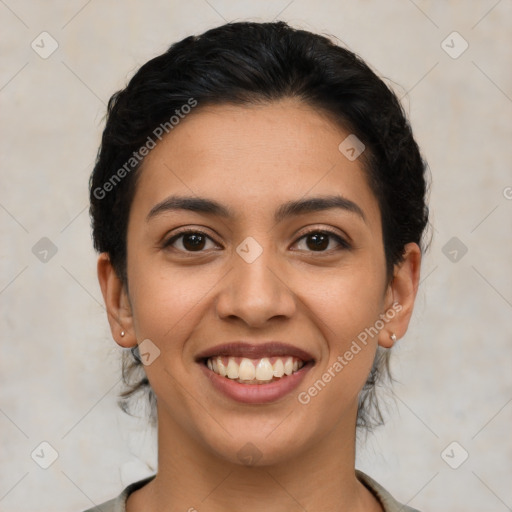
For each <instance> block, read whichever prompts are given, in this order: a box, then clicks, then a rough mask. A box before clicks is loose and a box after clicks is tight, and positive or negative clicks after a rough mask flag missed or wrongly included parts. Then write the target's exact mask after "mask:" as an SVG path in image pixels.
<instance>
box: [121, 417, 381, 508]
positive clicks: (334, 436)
mask: <svg viewBox="0 0 512 512" xmlns="http://www.w3.org/2000/svg"><path fill="white" fill-rule="evenodd" d="M347 423H349V424H347ZM158 438H159V439H158V473H157V475H156V477H155V478H154V479H153V480H152V481H151V482H150V483H149V484H147V485H146V486H144V487H143V488H142V489H140V490H139V491H136V492H135V493H133V494H132V495H131V496H130V498H129V499H128V502H127V509H126V510H127V512H137V511H139V510H145V511H146V510H147V511H152V510H159V511H162V512H167V511H171V510H187V511H189V510H190V511H191V512H192V511H194V510H202V509H207V510H208V511H209V512H221V511H222V512H235V511H239V510H244V511H246V512H259V511H261V510H271V511H272V512H289V511H291V510H293V511H295V510H297V511H301V512H303V511H304V510H308V512H319V511H323V512H325V511H337V512H340V511H349V510H350V511H359V510H361V511H362V510H365V511H381V510H382V509H381V507H380V506H379V505H378V503H377V500H376V499H375V498H374V497H373V496H372V494H371V493H370V492H369V491H368V489H366V487H365V486H364V485H363V484H361V482H359V480H357V478H356V475H355V469H354V466H355V421H350V422H343V421H340V422H339V423H338V424H337V425H336V426H335V427H334V428H333V429H332V430H331V432H329V433H328V435H327V436H325V437H324V438H323V439H321V440H320V441H319V442H317V443H316V444H314V445H312V446H309V447H308V448H307V449H305V450H303V451H301V452H300V453H298V454H296V455H294V456H293V457H291V458H288V459H286V460H282V461H280V462H279V463H276V464H273V465H266V466H257V465H254V466H244V465H241V464H236V463H232V462H230V461H227V460H225V459H222V458H220V457H219V456H218V454H216V453H212V452H211V451H209V450H208V448H207V447H206V446H204V445H202V444H201V443H200V442H198V440H197V439H194V438H193V437H191V436H190V435H189V433H188V432H186V431H185V430H184V429H182V428H180V427H179V426H178V425H176V423H175V422H173V421H172V419H171V418H170V417H169V416H168V415H166V414H165V413H163V414H162V411H159V421H158Z"/></svg>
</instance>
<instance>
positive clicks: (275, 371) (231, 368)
mask: <svg viewBox="0 0 512 512" xmlns="http://www.w3.org/2000/svg"><path fill="white" fill-rule="evenodd" d="M224 361H225V359H223V358H222V357H221V356H217V357H211V358H209V359H208V360H207V361H206V365H207V366H208V368H209V369H210V370H212V371H213V372H215V373H216V374H218V375H221V376H222V377H227V378H228V379H231V380H238V381H239V382H240V381H243V382H246V383H249V384H256V383H258V382H259V383H265V382H270V381H272V380H273V379H276V378H277V379H279V378H281V377H283V376H284V375H291V374H292V373H294V372H296V371H298V370H300V369H301V368H302V367H303V366H304V361H300V360H298V359H295V358H293V357H287V358H286V359H284V358H281V357H278V358H276V359H275V362H274V364H272V363H271V362H270V359H269V358H268V357H263V358H261V359H260V360H258V361H257V362H256V361H253V360H251V359H248V358H246V357H243V358H242V359H241V360H240V364H238V363H237V362H236V360H235V358H234V357H229V358H228V364H227V366H226V365H225V364H224Z"/></svg>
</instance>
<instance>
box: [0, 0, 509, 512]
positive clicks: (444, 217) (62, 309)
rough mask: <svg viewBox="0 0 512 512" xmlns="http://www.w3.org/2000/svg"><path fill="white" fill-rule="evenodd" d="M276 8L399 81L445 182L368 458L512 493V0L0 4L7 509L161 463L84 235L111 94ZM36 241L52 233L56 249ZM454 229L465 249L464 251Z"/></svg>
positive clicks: (95, 489)
mask: <svg viewBox="0 0 512 512" xmlns="http://www.w3.org/2000/svg"><path fill="white" fill-rule="evenodd" d="M276 17H277V18H279V19H283V20H286V21H288V22H289V23H291V24H292V25H294V26H296V27H302V28H306V29H310V30H312V31H315V32H322V33H327V34H332V35H335V36H337V37H338V38H339V39H340V40H341V41H342V42H343V43H344V44H346V45H347V46H348V47H349V48H350V49H352V50H354V51H356V52H357V53H359V54H360V55H361V56H362V57H363V58H364V59H365V60H367V62H368V63H369V64H370V65H371V66H373V67H374V69H375V70H377V72H378V73H379V74H380V75H381V76H383V77H385V79H386V80H387V81H388V83H390V84H397V85H395V86H394V87H396V90H397V92H398V94H399V96H400V97H403V102H404V105H405V107H406V109H407V111H408V112H409V114H410V117H411V120H412V124H413V128H414V130H415V133H416V136H417V139H418V141H419V144H420V146H421V149H422V151H423V153H424V155H425V156H426V157H427V159H428V162H429V164H430V169H431V173H432V178H433V186H432V191H431V210H432V223H433V228H434V229H433V235H434V238H433V243H432V247H431V250H430V252H429V253H428V255H427V256H426V258H425V260H424V266H423V277H422V279H423V281H422V285H421V291H420V294H419V298H418V303H417V309H416V311H415V315H414V319H413V322H412V325H411V327H410V329H409V332H408V334H407V336H406V337H405V338H404V339H402V340H400V342H399V344H398V346H397V347H396V348H395V349H394V351H395V356H394V369H395V375H396V377H397V379H398V380H399V382H397V383H396V384H395V386H394V391H395V397H396V398H395V401H394V402H393V401H392V400H391V399H390V400H389V403H390V409H389V418H388V421H387V424H386V426H385V427H382V428H381V429H380V430H378V431H377V432H376V433H375V434H374V435H373V436H370V437H369V438H368V440H367V441H366V443H365V444H364V445H363V443H361V445H362V446H360V447H359V451H358V461H357V466H358V467H359V468H360V469H362V470H364V471H366V472H368V473H369V474H370V475H372V476H373V477H374V478H375V479H377V480H378V481H379V482H380V483H381V484H383V485H384V486H385V487H386V488H388V489H389V490H390V492H392V494H394V495H395V497H396V498H397V499H399V500H400V501H403V502H406V503H408V504H409V505H411V506H414V507H416V508H418V509H420V510H422V511H429V510H432V511H434V510H435V511H436V512H441V511H462V510H464V511H465V512H471V511H475V512H476V511H482V510H485V511H486V512H489V511H497V512H501V511H505V510H510V507H512V486H511V485H510V482H511V481H512V438H511V435H510V432H511V428H510V427H511V420H512V372H511V363H512V344H511V341H512V340H511V338H512V336H511V334H512V325H511V321H510V318H511V312H512V271H511V268H512V265H511V263H512V244H511V234H512V232H511V224H512V222H511V219H512V199H511V198H512V188H511V187H512V172H511V162H512V149H511V147H512V144H511V142H512V127H511V122H510V120H511V116H512V66H511V63H512V62H511V61H512V59H511V56H512V1H511V0H501V1H496V0H485V1H478V2H477V1H462V0H461V1H437V2H434V1H426V0H425V1H422V0H416V1H415V2H413V1H412V0H411V1H409V0H396V1H386V2H384V1H376V0H366V1H363V0H361V1H355V0H354V1H335V0H329V1H311V0H292V1H290V0H272V1H252V2H251V1H238V2H235V1H229V0H208V1H206V0H190V1H181V2H179V1H163V0H161V1H153V2H135V1H127V2H121V1H115V0H106V1H99V0H92V1H89V2H88V1H87V0H76V1H75V0H74V1H68V2H59V1H56V0H51V1H45V2H35V1H31V2H29V1H15V0H2V1H1V2H0V20H1V21H0V32H1V34H2V36H1V55H2V66H1V71H0V104H1V105H0V109H1V110H0V112H1V133H0V148H1V151H0V154H1V173H2V174H1V179H2V181H1V183H2V185H1V187H0V229H1V239H2V244H1V246H0V247H1V248H0V311H1V326H0V336H1V342H2V349H1V357H0V372H1V373H0V376H1V383H0V432H1V450H2V451H1V456H0V510H2V511H12V512H14V511H17V512H22V511H23V512H25V511H26V512H28V511H31V512H38V511H46V512H50V511H62V510H69V511H77V512H79V511H80V510H83V509H85V508H87V507H90V506H92V505H93V503H94V504H97V503H101V502H102V501H104V500H106V499H108V498H111V497H113V496H114V495H116V494H118V493H119V492H120V491H121V489H122V488H123V487H124V486H125V485H127V484H128V483H130V482H131V481H134V480H136V479H138V478H141V477H143V476H145V475H149V474H151V473H152V472H153V470H152V469H151V468H152V467H154V464H155V455H154V446H155V439H154V436H153V435H152V434H151V432H148V431H147V430H144V422H143V421H137V420H134V419H130V418H129V417H127V416H126V415H124V414H123V413H121V412H120V411H119V410H118V408H117V406H116V403H115V402H116V394H117V392H118V391H119V389H120V387H119V379H120V371H119V349H118V348H117V345H115V343H114V342H113V341H112V339H111V337H110V332H109V330H108V327H107V321H106V315H105V311H104V308H103V304H102V300H101V294H100V291H99V287H98V284H97V281H96V275H95V259H96V257H95V254H94V252H93V250H92V243H91V240H90V228H89V219H88V214H87V205H88V192H87V179H88V176H89V174H90V172H91V169H92V164H93V161H94V158H95V154H96V150H97V147H98V143H99V138H100V134H101V130H102V128H103V122H102V118H103V115H104V113H105V104H106V102H107V101H108V98H109V97H110V95H111V94H112V93H113V92H114V91H116V90H117V89H119V88H120V87H122V86H123V85H124V84H125V82H126V80H127V79H128V78H129V77H131V76H132V74H133V73H134V72H135V70H136V69H137V68H138V67H139V66H140V65H142V64H143V63H144V62H146V61H147V60H148V59H149V58H151V57H153V56H156V55H157V54H159V53H161V52H162V51H164V50H165V49H166V48H167V47H168V46H169V45H170V44H171V43H172V42H174V41H176V40H179V39H181V38H183V37H184V36H186V35H189V34H191V33H200V32H202V31H204V30H205V29H207V28H210V27H212V26H215V25H219V24H221V23H223V22H224V20H241V19H252V20H261V21H263V20H265V21H267V20H272V19H274V18H276ZM43 31H47V32H48V33H49V34H50V35H51V37H52V38H53V39H54V40H55V41H56V42H57V43H58V48H57V49H56V51H55V52H54V53H53V54H51V55H50V56H48V57H47V58H42V57H41V56H40V54H38V53H36V51H34V50H33V49H32V47H31V43H32V41H35V43H34V46H36V45H38V47H37V46H36V48H37V49H38V51H39V52H40V53H41V52H43V51H49V50H50V49H51V44H52V42H51V40H50V39H49V36H40V34H41V32H43ZM453 31H457V32H458V33H459V34H460V36H457V35H452V36H450V37H448V39H446V38H447V36H449V35H450V34H451V33H452V32H453ZM461 37H462V38H463V39H461ZM42 38H44V40H43V42H41V39H42ZM444 40H446V41H445V43H442V42H443V41H444ZM464 41H467V43H468V44H469V47H468V48H467V50H466V51H465V52H464V53H462V54H461V55H460V56H458V58H453V56H454V55H455V54H458V53H459V52H460V50H461V49H463V47H464ZM43 46H44V48H43ZM447 51H448V52H449V53H450V52H451V54H452V56H450V55H449V54H448V53H447ZM398 84H399V85H398ZM43 237H47V238H49V239H50V240H51V241H52V243H53V244H54V245H55V246H56V249H57V252H56V254H55V255H53V256H52V255H51V252H50V253H48V255H47V256H46V257H47V261H46V262H43V261H40V259H39V258H38V257H36V254H34V252H36V253H37V252H38V251H37V250H34V252H33V247H34V246H35V244H36V243H38V241H39V240H40V239H41V238H43ZM452 237H457V239H458V241H457V242H456V243H458V244H459V245H460V243H463V244H464V245H465V246H466V247H467V253H466V254H464V255H463V256H462V257H461V254H462V253H461V252H460V250H459V252H458V253H457V255H458V261H455V262H454V261H451V259H450V258H453V257H454V253H453V249H454V247H452V246H451V245H448V246H447V247H445V246H446V244H447V243H448V241H449V240H450V239H451V238H452ZM40 243H43V244H44V243H45V242H40ZM46 243H47V242H46ZM452 243H453V242H452ZM38 247H39V246H36V249H37V248H38ZM443 248H444V252H443ZM39 249H40V247H39ZM449 251H452V254H451V255H450V252H449ZM445 253H447V254H448V256H449V257H448V256H447V255H445ZM39 257H43V255H42V254H41V253H39ZM393 404H394V405H393ZM43 441H46V442H48V443H50V445H51V446H52V447H53V448H54V449H55V450H56V452H57V454H58V458H57V460H56V461H55V462H54V463H53V464H52V465H51V466H50V467H49V468H48V469H46V470H45V469H42V468H41V467H39V465H38V464H36V462H34V460H33V459H32V458H31V453H32V452H33V451H34V450H35V452H34V453H35V455H34V458H35V459H37V460H38V461H39V462H40V463H41V461H43V463H44V460H46V461H48V460H49V459H48V457H49V456H50V453H51V452H50V450H49V449H48V448H44V446H43V447H42V448H41V447H40V446H39V445H40V443H41V442H43ZM453 441H456V442H457V443H458V445H455V447H453V446H451V447H450V448H448V450H447V451H445V449H446V448H447V447H448V446H449V445H450V443H452V442H453ZM452 449H453V451H452ZM41 450H43V451H42V452H41ZM463 450H465V451H467V452H468V453H469V458H468V459H467V460H466V461H465V462H464V463H463V464H462V465H460V466H459V467H458V468H457V469H452V468H451V467H450V466H449V465H448V464H447V463H446V462H445V460H448V461H449V462H450V463H451V464H452V465H457V464H458V463H460V461H461V460H462V456H463V454H464V452H463ZM38 453H39V454H40V456H39V459H38V457H37V454H38ZM41 453H44V456H42V455H41ZM442 453H444V454H445V455H444V459H443V456H442V455H441V454H442ZM43 459H44V460H43ZM152 465H153V466H152ZM312 478H314V476H312ZM507 507H508V508H507ZM203 509H204V510H207V502H205V503H204V506H203V507H202V508H201V509H200V510H203Z"/></svg>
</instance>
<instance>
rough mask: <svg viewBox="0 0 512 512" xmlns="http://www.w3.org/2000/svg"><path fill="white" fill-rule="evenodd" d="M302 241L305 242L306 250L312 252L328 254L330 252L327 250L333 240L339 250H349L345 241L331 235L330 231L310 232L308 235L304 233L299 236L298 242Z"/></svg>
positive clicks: (335, 235) (333, 234) (334, 234)
mask: <svg viewBox="0 0 512 512" xmlns="http://www.w3.org/2000/svg"><path fill="white" fill-rule="evenodd" d="M302 239H305V240H306V247H307V249H309V250H310V251H313V252H329V251H330V250H332V249H329V250H327V248H328V247H329V244H330V242H331V240H335V241H336V242H337V244H338V247H341V249H349V248H350V245H349V244H348V242H347V241H346V240H344V239H343V238H341V237H340V236H339V235H338V234H336V233H333V232H331V231H321V230H315V231H310V232H309V233H306V234H305V235H303V236H301V237H300V238H299V240H298V241H300V240H302ZM334 250H335V249H334Z"/></svg>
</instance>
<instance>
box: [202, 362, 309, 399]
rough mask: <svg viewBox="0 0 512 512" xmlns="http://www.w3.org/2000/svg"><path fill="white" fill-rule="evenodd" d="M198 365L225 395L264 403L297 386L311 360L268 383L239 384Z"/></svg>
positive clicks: (281, 395)
mask: <svg viewBox="0 0 512 512" xmlns="http://www.w3.org/2000/svg"><path fill="white" fill-rule="evenodd" d="M199 366H200V367H201V369H202V371H203V373H204V374H205V375H206V377H208V379H209V380H210V382H211V383H212V385H213V387H214V388H215V389H217V390H218V391H220V392H221V393H223V394H224V395H226V396H227V397H229V398H231V399H233V400H235V401H237V402H243V403H246V404H266V403H269V402H275V401H276V400H279V399H280V398H283V397H284V396H286V395H287V394H288V393H291V392H292V391H293V390H294V389H295V388H297V387H298V386H299V384H300V383H301V382H302V379H303V378H304V377H305V376H306V373H308V371H309V370H310V369H311V368H312V367H313V362H312V361H310V362H308V363H306V364H305V365H304V366H303V367H302V368H301V369H300V370H298V371H296V372H294V373H292V374H291V375H287V376H286V377H281V378H280V379H279V380H276V381H273V382H269V383H268V384H240V383H239V382H236V381H234V380H231V379H228V378H227V377H222V376H221V375H218V374H217V373H215V372H213V371H212V370H210V369H209V368H208V367H207V366H206V365H204V364H202V363H199Z"/></svg>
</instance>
